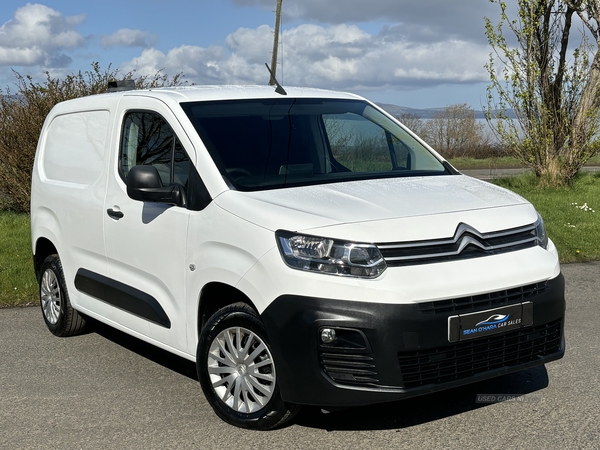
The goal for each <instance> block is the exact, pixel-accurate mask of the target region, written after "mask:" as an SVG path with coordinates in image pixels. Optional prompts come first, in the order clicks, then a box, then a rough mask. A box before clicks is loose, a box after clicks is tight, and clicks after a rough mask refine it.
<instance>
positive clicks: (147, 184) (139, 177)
mask: <svg viewBox="0 0 600 450" xmlns="http://www.w3.org/2000/svg"><path fill="white" fill-rule="evenodd" d="M127 195H128V196H129V197H130V198H132V199H133V200H139V201H141V202H151V203H167V204H169V205H176V206H185V189H184V188H183V186H181V185H179V184H175V185H172V186H163V184H162V181H161V180H160V175H159V174H158V170H156V167H154V166H134V167H132V168H131V169H130V170H129V173H128V174H127Z"/></svg>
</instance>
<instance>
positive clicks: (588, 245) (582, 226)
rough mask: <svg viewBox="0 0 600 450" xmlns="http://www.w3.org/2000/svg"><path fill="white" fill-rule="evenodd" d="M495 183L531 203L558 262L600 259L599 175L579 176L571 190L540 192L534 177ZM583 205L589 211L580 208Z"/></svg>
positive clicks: (567, 188) (529, 175) (495, 181)
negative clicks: (554, 246) (552, 244)
mask: <svg viewBox="0 0 600 450" xmlns="http://www.w3.org/2000/svg"><path fill="white" fill-rule="evenodd" d="M494 183H495V184H498V185H500V186H503V187H506V188H508V189H510V190H512V191H514V192H516V193H518V194H520V195H522V196H523V197H525V198H526V199H527V200H529V201H530V202H531V203H533V205H534V206H535V207H536V209H537V210H538V212H539V213H540V214H541V215H542V217H543V218H544V222H545V224H546V231H547V233H548V236H549V237H550V239H552V241H553V242H554V244H555V245H556V247H557V248H558V253H559V255H560V260H561V262H583V261H595V260H600V174H597V173H595V174H591V173H587V174H582V175H579V177H578V178H577V179H576V180H575V182H574V183H573V185H572V186H571V187H565V188H555V189H540V188H539V187H538V186H537V184H536V180H535V176H534V175H533V174H523V175H519V176H515V177H507V178H500V179H496V180H494ZM585 204H587V207H588V208H590V209H586V208H583V209H582V207H583V205H585ZM592 210H593V211H595V212H592Z"/></svg>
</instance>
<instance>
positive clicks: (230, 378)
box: [196, 303, 300, 430]
mask: <svg viewBox="0 0 600 450" xmlns="http://www.w3.org/2000/svg"><path fill="white" fill-rule="evenodd" d="M196 356H197V359H196V361H197V363H196V364H197V368H198V378H199V379H200V384H201V386H202V390H203V391H204V395H205V396H206V399H207V400H208V402H209V403H210V405H211V406H212V408H213V409H214V411H215V413H216V414H217V415H218V416H219V417H220V418H221V419H223V420H224V421H225V422H228V423H230V424H232V425H235V426H237V427H241V428H251V429H255V430H268V429H271V428H274V427H277V426H279V425H281V424H283V423H284V422H286V421H288V420H290V419H291V418H292V417H294V416H295V415H296V413H297V412H298V410H299V409H300V407H299V406H298V405H291V404H288V403H285V402H284V401H283V400H282V399H281V396H280V394H279V387H278V384H277V374H276V373H275V364H274V361H273V356H272V355H271V349H270V347H269V344H268V342H267V336H266V333H265V329H264V326H263V324H262V322H261V320H260V319H259V318H258V317H257V315H256V313H255V312H254V311H253V310H252V308H250V307H249V306H247V305H244V304H241V303H238V304H234V305H230V306H227V307H225V308H223V309H221V310H220V311H218V312H216V313H215V314H214V315H213V316H212V317H211V318H210V320H209V321H208V323H207V324H206V326H205V327H204V329H203V330H202V333H201V335H200V341H199V343H198V352H197V355H196Z"/></svg>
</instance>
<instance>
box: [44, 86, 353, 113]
mask: <svg viewBox="0 0 600 450" xmlns="http://www.w3.org/2000/svg"><path fill="white" fill-rule="evenodd" d="M285 90H286V92H287V95H281V94H278V93H276V92H275V87H274V86H241V85H233V86H221V85H208V86H174V87H166V88H153V89H139V90H129V91H118V92H109V93H104V94H97V95H90V96H86V97H79V98H76V99H73V100H67V101H64V102H61V103H59V104H57V105H56V106H55V107H54V108H53V114H60V113H66V112H74V111H81V110H84V109H88V108H91V109H95V108H109V109H112V108H114V107H116V105H117V104H118V103H119V100H120V99H121V98H123V97H131V96H135V97H138V96H139V97H151V98H156V99H160V100H162V101H164V102H165V103H167V104H171V105H173V104H175V103H183V102H194V101H211V100H243V99H268V98H273V99H282V98H337V99H362V97H360V96H358V95H354V94H350V93H345V92H337V91H330V90H325V89H315V88H306V87H287V86H286V87H285Z"/></svg>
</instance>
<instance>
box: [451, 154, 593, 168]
mask: <svg viewBox="0 0 600 450" xmlns="http://www.w3.org/2000/svg"><path fill="white" fill-rule="evenodd" d="M448 161H449V162H450V164H452V165H453V166H454V167H456V168H457V169H458V170H465V169H467V170H468V169H519V168H521V167H525V165H524V164H523V163H522V162H520V161H519V160H518V159H516V158H513V157H512V156H501V157H498V158H483V159H477V158H450V159H448ZM586 165H588V166H598V165H600V155H596V156H594V157H593V158H590V159H589V160H588V162H587V164H586Z"/></svg>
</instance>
